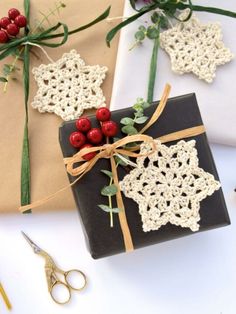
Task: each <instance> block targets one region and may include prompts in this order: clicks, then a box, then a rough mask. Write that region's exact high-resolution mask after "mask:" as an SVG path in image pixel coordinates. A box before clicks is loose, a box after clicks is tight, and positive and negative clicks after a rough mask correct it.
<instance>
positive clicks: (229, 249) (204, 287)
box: [0, 0, 236, 314]
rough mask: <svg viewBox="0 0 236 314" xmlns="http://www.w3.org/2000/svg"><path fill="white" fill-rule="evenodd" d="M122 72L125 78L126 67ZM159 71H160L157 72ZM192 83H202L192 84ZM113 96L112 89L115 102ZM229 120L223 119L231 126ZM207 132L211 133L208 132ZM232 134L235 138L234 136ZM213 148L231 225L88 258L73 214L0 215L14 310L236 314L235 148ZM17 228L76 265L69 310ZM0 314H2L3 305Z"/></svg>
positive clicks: (4, 275)
mask: <svg viewBox="0 0 236 314" xmlns="http://www.w3.org/2000/svg"><path fill="white" fill-rule="evenodd" d="M198 2H203V1H198ZM204 2H205V1H204ZM208 2H210V1H208ZM213 2H214V5H216V4H220V5H222V1H217V0H216V1H211V4H213ZM224 5H227V6H235V1H233V0H230V1H228V2H227V3H226V2H224ZM227 23H229V22H227ZM231 25H232V24H231ZM234 29H235V28H234ZM229 37H230V41H233V40H234V41H235V34H234V33H233V35H230V34H228V35H226V40H227V41H228V43H229ZM143 60H145V58H143ZM146 60H148V58H147V59H146ZM165 62H167V61H165ZM144 66H145V64H144ZM160 66H165V63H163V64H162V65H160V63H159V67H160ZM124 70H125V71H127V73H129V71H128V68H125V69H124ZM220 71H221V70H220ZM224 71H225V73H223V70H222V73H219V76H220V75H222V76H224V82H225V83H224V84H225V85H224V86H229V85H231V83H232V82H233V81H234V80H235V79H233V80H231V79H230V78H229V77H228V76H227V75H228V74H229V73H231V72H230V71H232V68H231V69H230V68H228V69H225V70H224ZM159 73H163V72H162V71H161V69H160V68H159ZM226 73H228V74H226ZM133 74H134V76H132V78H133V79H134V84H137V81H135V80H136V78H137V77H138V75H139V76H140V74H138V73H133ZM144 76H145V75H144ZM129 78H130V76H129ZM139 78H140V77H139ZM184 82H185V81H184ZM193 82H194V84H195V83H196V84H200V83H197V82H198V81H197V80H196V79H194V81H193ZM119 84H122V82H121V81H120V82H119ZM217 84H219V83H216V86H215V88H214V87H212V95H211V93H210V92H209V90H207V93H206V94H205V95H204V99H210V98H211V99H213V98H214V97H216V98H218V97H223V98H224V99H225V101H224V106H226V105H229V103H228V101H229V100H230V97H231V96H232V95H231V94H230V92H229V91H230V88H229V90H227V92H223V93H222V89H219V90H218V88H217V87H219V85H217ZM116 86H119V85H116ZM121 87H122V85H121ZM230 87H231V86H230ZM178 88H179V92H178V94H180V93H182V92H184V93H186V92H188V91H189V87H187V85H186V86H184V87H183V89H184V90H182V89H181V88H180V86H179V85H178ZM204 88H205V87H204ZM192 90H193V88H191V91H192ZM118 91H119V89H116V90H115V94H114V97H116V93H117V92H118ZM223 91H225V89H223ZM134 92H135V98H136V97H137V96H142V95H137V89H136V90H134ZM128 94H129V95H131V96H130V97H131V98H132V97H133V95H132V90H131V89H130V88H129V89H126V92H125V93H124V97H128ZM212 97H213V98H212ZM198 98H199V97H198ZM114 99H115V98H114ZM120 99H121V98H120ZM234 99H235V97H234ZM131 100H132V101H133V99H131ZM231 103H233V102H231ZM120 104H121V102H120ZM126 106H127V102H126ZM224 108H226V107H224ZM224 115H227V110H224ZM230 116H231V117H232V120H231V122H232V121H233V124H234V126H235V125H236V124H235V115H234V114H232V113H231V114H230ZM230 116H228V117H227V118H229V122H230V119H231V118H230ZM207 119H208V120H209V119H212V121H213V120H214V119H216V117H215V116H213V115H211V114H210V115H209V116H208V118H207V117H205V120H207ZM217 119H218V120H217V121H215V120H214V124H213V125H214V127H215V129H218V131H219V132H218V133H219V134H226V133H223V131H224V130H223V127H222V126H223V122H222V120H221V118H219V116H218V118H217ZM209 131H210V134H211V135H212V136H213V129H210V130H209ZM233 134H234V136H235V132H234V133H233ZM212 149H213V154H214V157H215V161H216V165H217V167H218V171H219V175H220V178H221V181H222V185H223V190H224V193H225V197H226V202H227V205H228V210H229V213H230V217H231V222H232V224H231V226H229V227H224V228H221V229H217V230H213V231H209V232H204V233H200V234H195V235H193V236H190V237H185V238H182V239H179V240H175V241H170V242H166V243H163V244H159V245H154V246H151V247H147V248H144V249H140V250H137V251H135V252H133V253H130V254H120V255H117V256H113V257H109V258H105V259H101V260H93V259H92V258H91V257H90V255H89V253H88V251H87V249H86V247H85V242H84V238H83V234H82V230H81V226H80V223H79V220H78V214H77V211H76V210H74V211H64V212H59V213H45V214H37V213H35V214H33V215H20V214H11V215H1V217H0V252H1V253H0V280H1V282H2V283H3V285H4V287H5V289H6V291H7V293H8V295H9V298H10V300H11V302H12V305H13V311H12V313H13V314H60V313H70V314H78V313H83V314H92V313H93V314H111V313H112V314H129V313H136V314H141V313H142V314H143V313H150V314H157V313H158V314H200V313H201V314H235V313H236V298H235V291H236V227H235V222H236V193H235V192H233V190H234V188H235V186H236V148H230V147H224V146H216V145H214V146H212ZM2 184H4V182H3V183H2ZM91 193H92V191H91ZM20 230H24V231H25V232H26V233H28V234H29V236H31V237H32V239H33V240H34V241H35V242H36V243H37V244H38V245H39V246H41V247H42V248H43V249H45V250H46V251H47V252H49V253H50V254H51V255H52V257H53V258H55V261H56V262H57V263H58V266H60V267H61V268H63V269H65V270H67V269H71V268H79V269H81V270H82V271H84V272H85V273H86V274H87V276H88V279H89V282H88V287H87V289H85V290H84V291H83V292H82V293H76V292H73V294H72V300H71V302H70V303H69V304H68V305H65V306H58V305H56V304H54V303H53V301H51V299H50V296H49V294H48V292H47V284H46V278H45V274H44V261H43V259H41V257H39V256H37V255H35V254H34V253H33V251H32V250H31V248H30V246H28V244H27V243H26V242H25V240H24V238H23V237H22V235H21V233H20ZM95 232H96V231H95ZM98 236H99V235H98ZM0 313H8V312H7V310H6V308H5V306H4V304H3V302H2V300H0Z"/></svg>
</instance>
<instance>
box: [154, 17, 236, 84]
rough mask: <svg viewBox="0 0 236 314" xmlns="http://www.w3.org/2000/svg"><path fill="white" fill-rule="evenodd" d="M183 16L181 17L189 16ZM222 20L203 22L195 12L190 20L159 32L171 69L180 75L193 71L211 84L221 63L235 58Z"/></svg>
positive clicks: (161, 44)
mask: <svg viewBox="0 0 236 314" xmlns="http://www.w3.org/2000/svg"><path fill="white" fill-rule="evenodd" d="M186 14H187V13H186V12H184V13H182V14H181V15H180V19H182V20H183V18H184V17H185V16H186ZM222 37H223V36H222V31H221V26H220V25H219V23H208V24H202V23H201V22H200V21H199V20H198V19H197V18H196V17H195V16H194V15H193V16H192V18H191V19H190V20H189V21H187V22H180V23H178V24H177V25H176V26H175V27H173V28H171V29H169V30H167V31H164V32H162V33H161V35H160V46H161V48H163V49H164V50H165V51H166V52H167V53H168V54H169V56H170V59H171V64H172V70H173V71H174V72H175V73H178V74H184V73H190V72H192V73H194V74H195V75H196V76H198V78H199V79H202V80H205V81H206V82H208V83H211V82H212V81H213V79H214V77H215V76H216V68H217V66H218V65H222V64H225V63H227V62H229V61H230V60H232V59H233V57H234V56H233V54H232V53H231V51H230V50H229V49H228V48H226V47H225V46H224V43H223V41H222Z"/></svg>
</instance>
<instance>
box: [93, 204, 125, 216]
mask: <svg viewBox="0 0 236 314" xmlns="http://www.w3.org/2000/svg"><path fill="white" fill-rule="evenodd" d="M98 207H99V208H101V209H102V210H104V211H105V212H107V213H109V212H112V213H116V214H118V213H119V212H120V211H121V209H120V208H117V207H115V208H110V207H109V206H107V205H103V204H100V205H98Z"/></svg>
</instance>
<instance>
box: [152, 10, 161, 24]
mask: <svg viewBox="0 0 236 314" xmlns="http://www.w3.org/2000/svg"><path fill="white" fill-rule="evenodd" d="M159 19H160V16H159V14H158V13H157V12H156V11H155V12H153V14H152V16H151V21H152V23H154V24H156V23H158V21H159Z"/></svg>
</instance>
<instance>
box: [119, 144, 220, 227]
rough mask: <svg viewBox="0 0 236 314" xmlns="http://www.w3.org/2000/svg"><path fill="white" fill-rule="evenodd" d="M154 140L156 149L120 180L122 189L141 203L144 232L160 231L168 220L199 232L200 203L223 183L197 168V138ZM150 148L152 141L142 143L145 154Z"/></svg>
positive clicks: (142, 158) (138, 160)
mask: <svg viewBox="0 0 236 314" xmlns="http://www.w3.org/2000/svg"><path fill="white" fill-rule="evenodd" d="M155 142H156V146H157V151H156V152H155V153H153V154H151V155H149V156H147V157H138V158H137V168H134V169H133V170H132V171H131V172H130V173H129V174H128V175H126V176H125V177H124V179H123V180H122V181H121V182H120V183H119V184H120V189H121V190H122V191H123V193H124V195H125V196H126V197H129V198H132V199H133V200H134V201H135V202H137V203H138V206H139V213H140V215H141V218H142V223H143V231H145V232H147V231H151V230H158V229H159V228H160V227H161V226H163V225H166V224H167V223H168V222H170V223H171V224H174V225H177V226H181V227H187V228H190V229H191V230H192V231H197V230H199V224H198V221H199V220H200V215H199V210H200V202H201V201H202V200H203V199H204V198H206V197H207V196H210V195H212V194H213V193H214V191H216V190H218V189H219V188H220V183H219V182H218V181H216V180H215V179H214V177H213V175H212V174H210V173H207V172H205V171H204V170H203V169H202V168H199V167H198V156H197V150H196V148H195V144H196V142H195V141H194V140H191V141H188V142H186V141H183V140H182V141H179V142H178V143H177V144H176V145H173V146H170V147H167V146H166V145H162V144H161V142H160V141H159V140H155ZM149 151H150V144H147V143H144V144H142V145H141V153H142V154H146V153H148V152H149Z"/></svg>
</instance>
